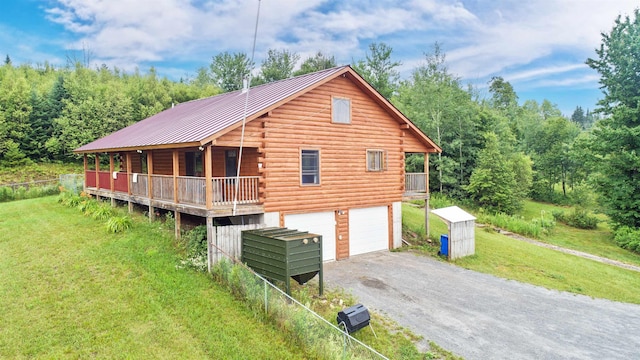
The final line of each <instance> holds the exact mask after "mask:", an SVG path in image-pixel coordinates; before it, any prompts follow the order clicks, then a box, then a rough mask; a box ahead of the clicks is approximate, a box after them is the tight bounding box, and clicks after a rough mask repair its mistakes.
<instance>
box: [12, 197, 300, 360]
mask: <svg viewBox="0 0 640 360" xmlns="http://www.w3.org/2000/svg"><path fill="white" fill-rule="evenodd" d="M157 227H158V223H152V224H148V225H136V226H134V228H133V229H131V230H128V231H127V232H125V233H123V234H120V235H112V234H108V233H107V231H106V229H105V226H104V224H103V223H101V222H98V221H95V220H92V219H90V218H87V217H84V216H82V215H81V213H80V212H79V211H78V210H76V209H69V208H66V207H63V206H60V205H59V204H57V203H56V198H55V197H48V198H41V199H33V200H23V201H16V202H10V203H3V204H0V229H2V230H3V231H2V232H1V233H0V309H2V310H1V312H2V316H1V317H0V358H52V359H53V358H56V359H57V358H108V359H111V358H145V359H146V358H170V359H189V358H193V359H202V358H216V359H298V358H302V357H305V354H304V353H303V352H301V350H300V349H298V348H297V347H295V346H293V345H291V343H290V342H289V340H288V338H287V336H286V335H285V334H282V333H281V332H279V331H277V330H275V329H274V328H273V327H272V326H269V325H265V324H263V323H262V322H260V321H258V320H256V319H255V318H254V315H253V314H252V313H251V311H250V310H249V309H248V308H247V306H246V305H244V304H243V303H242V302H239V301H237V300H235V299H234V298H233V297H232V296H231V295H230V294H229V293H228V292H227V291H226V290H225V289H223V288H221V287H220V286H219V285H217V284H216V283H214V282H213V281H211V279H210V277H209V276H208V275H206V274H202V273H196V272H193V271H189V270H184V269H178V268H177V266H176V265H177V264H178V263H179V259H178V257H177V255H176V251H175V249H173V246H174V245H173V241H172V239H171V237H170V236H168V235H167V234H166V231H158V229H157Z"/></svg>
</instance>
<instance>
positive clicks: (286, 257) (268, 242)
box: [242, 227, 323, 295]
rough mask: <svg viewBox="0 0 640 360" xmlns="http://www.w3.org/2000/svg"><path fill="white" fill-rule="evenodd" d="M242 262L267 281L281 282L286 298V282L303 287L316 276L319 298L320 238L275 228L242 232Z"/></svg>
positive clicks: (320, 270)
mask: <svg viewBox="0 0 640 360" xmlns="http://www.w3.org/2000/svg"><path fill="white" fill-rule="evenodd" d="M242 262H244V263H245V264H247V266H249V267H250V268H252V269H253V270H254V271H255V272H257V273H258V274H260V275H262V276H264V277H266V278H268V279H271V280H280V281H284V283H285V286H286V291H287V294H289V295H291V285H290V278H294V280H296V281H297V282H298V283H300V284H304V283H306V282H307V281H309V280H311V279H312V278H313V277H314V276H316V274H319V276H320V278H319V280H320V295H322V291H323V284H322V235H317V234H310V233H308V232H306V231H298V230H292V229H287V228H277V227H270V228H264V229H256V230H244V231H242Z"/></svg>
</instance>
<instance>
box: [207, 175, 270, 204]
mask: <svg viewBox="0 0 640 360" xmlns="http://www.w3.org/2000/svg"><path fill="white" fill-rule="evenodd" d="M259 179H260V177H259V176H241V177H240V178H239V179H238V181H239V183H238V197H237V199H238V204H255V203H258V202H259V201H260V199H259V197H258V180H259ZM212 181H213V184H212V185H213V205H214V206H219V205H231V204H233V200H234V193H235V189H236V178H235V177H219V178H213V179H212Z"/></svg>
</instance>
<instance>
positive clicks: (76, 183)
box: [60, 174, 84, 194]
mask: <svg viewBox="0 0 640 360" xmlns="http://www.w3.org/2000/svg"><path fill="white" fill-rule="evenodd" d="M60 186H62V187H63V188H64V189H65V190H67V191H69V192H72V193H74V194H79V193H80V192H81V191H82V190H83V189H84V175H83V174H62V175H60Z"/></svg>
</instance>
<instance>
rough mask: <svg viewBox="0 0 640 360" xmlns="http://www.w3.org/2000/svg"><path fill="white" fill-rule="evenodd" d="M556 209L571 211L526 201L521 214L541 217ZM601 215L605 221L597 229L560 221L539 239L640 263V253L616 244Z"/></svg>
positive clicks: (631, 262) (632, 262)
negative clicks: (582, 227) (573, 226)
mask: <svg viewBox="0 0 640 360" xmlns="http://www.w3.org/2000/svg"><path fill="white" fill-rule="evenodd" d="M554 210H564V211H565V212H569V211H570V210H569V209H568V208H565V207H561V206H556V205H551V204H544V203H538V202H535V201H526V202H525V205H524V209H523V210H522V212H521V215H522V216H524V217H525V218H526V219H532V218H534V217H539V216H540V214H541V213H542V212H545V213H546V214H551V212H552V211H554ZM599 217H600V218H601V219H603V221H602V222H601V223H599V224H598V228H597V229H595V230H582V229H576V228H572V227H570V226H567V225H564V224H562V223H559V222H558V223H556V226H555V227H554V229H553V230H552V231H551V233H550V234H548V235H544V236H542V237H541V238H540V239H538V240H540V241H544V242H547V243H549V244H554V245H558V246H562V247H566V248H569V249H574V250H580V251H584V252H587V253H590V254H594V255H598V256H602V257H606V258H609V259H613V260H618V261H622V262H626V263H629V264H635V265H640V255H639V254H635V253H632V252H630V251H627V250H625V249H623V248H621V247H619V246H618V245H616V243H615V241H614V240H613V234H612V233H611V229H609V226H608V225H607V223H606V217H605V216H602V215H601V216H599Z"/></svg>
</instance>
